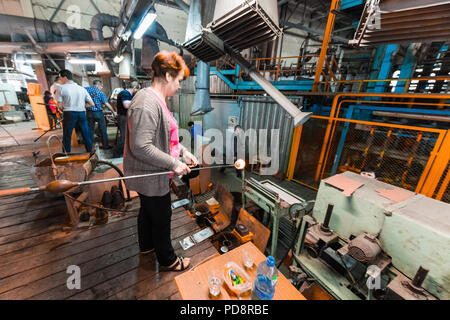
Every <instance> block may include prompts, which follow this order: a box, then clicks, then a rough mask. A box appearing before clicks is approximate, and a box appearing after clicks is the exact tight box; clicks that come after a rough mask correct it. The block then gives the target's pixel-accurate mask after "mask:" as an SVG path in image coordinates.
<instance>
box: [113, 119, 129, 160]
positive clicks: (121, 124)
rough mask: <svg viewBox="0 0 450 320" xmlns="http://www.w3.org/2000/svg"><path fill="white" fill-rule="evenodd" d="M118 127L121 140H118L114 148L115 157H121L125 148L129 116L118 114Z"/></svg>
mask: <svg viewBox="0 0 450 320" xmlns="http://www.w3.org/2000/svg"><path fill="white" fill-rule="evenodd" d="M117 122H118V129H119V132H120V140H119V141H118V142H117V146H116V149H115V150H114V158H120V157H121V156H122V155H123V148H124V146H125V132H126V130H127V116H126V115H123V114H119V115H117Z"/></svg>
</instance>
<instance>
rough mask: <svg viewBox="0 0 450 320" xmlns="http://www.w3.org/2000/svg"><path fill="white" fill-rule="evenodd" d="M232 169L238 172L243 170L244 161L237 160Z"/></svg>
mask: <svg viewBox="0 0 450 320" xmlns="http://www.w3.org/2000/svg"><path fill="white" fill-rule="evenodd" d="M234 167H235V168H236V169H238V170H244V168H245V161H244V160H243V159H237V160H236V162H235V163H234Z"/></svg>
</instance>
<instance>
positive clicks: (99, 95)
mask: <svg viewBox="0 0 450 320" xmlns="http://www.w3.org/2000/svg"><path fill="white" fill-rule="evenodd" d="M86 90H87V92H88V93H89V95H90V96H91V98H92V100H93V101H94V104H95V106H93V107H88V108H86V110H87V111H86V118H87V121H88V125H89V128H90V129H91V134H92V136H91V137H92V142H94V137H95V123H96V122H97V123H98V127H99V129H100V135H101V139H102V148H103V149H111V148H112V147H111V146H109V144H108V133H107V131H106V121H105V115H104V114H103V108H102V106H103V105H105V106H106V107H107V108H108V109H109V110H110V111H111V112H112V113H113V114H114V115H115V116H116V112H115V111H114V109H113V107H112V106H111V105H110V104H109V103H108V98H107V97H106V95H105V94H104V93H103V92H102V90H103V83H102V82H101V80H94V82H93V85H92V86H90V87H86Z"/></svg>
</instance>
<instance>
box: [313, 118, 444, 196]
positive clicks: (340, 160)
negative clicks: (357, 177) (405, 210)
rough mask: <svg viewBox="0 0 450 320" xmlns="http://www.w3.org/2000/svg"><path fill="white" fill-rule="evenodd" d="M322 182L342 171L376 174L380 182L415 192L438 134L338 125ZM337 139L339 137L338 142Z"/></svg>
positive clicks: (362, 125)
mask: <svg viewBox="0 0 450 320" xmlns="http://www.w3.org/2000/svg"><path fill="white" fill-rule="evenodd" d="M339 127H341V130H339V133H337V134H336V135H335V136H336V138H335V139H333V141H332V145H331V148H330V155H333V154H334V156H330V155H329V156H328V158H327V162H326V165H325V170H324V173H323V175H322V177H323V178H325V177H327V176H330V175H332V174H335V173H340V172H343V171H347V170H350V171H354V172H358V173H359V172H361V171H369V172H374V173H375V176H376V177H377V179H378V180H381V181H384V182H386V183H389V184H392V185H395V186H398V187H401V188H404V189H407V190H411V191H414V190H415V188H416V186H417V184H418V182H419V180H420V177H421V175H422V173H423V170H424V169H425V166H426V164H427V162H428V159H429V157H430V153H431V151H432V150H433V147H434V145H435V143H436V141H437V138H438V135H439V134H438V133H435V132H424V131H417V130H411V129H401V128H392V127H388V126H380V125H367V124H359V123H346V122H341V123H339ZM337 137H339V138H338V139H337Z"/></svg>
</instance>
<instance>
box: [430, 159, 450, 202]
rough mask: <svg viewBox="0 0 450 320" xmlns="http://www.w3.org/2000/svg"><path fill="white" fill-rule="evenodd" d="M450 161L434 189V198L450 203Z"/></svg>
mask: <svg viewBox="0 0 450 320" xmlns="http://www.w3.org/2000/svg"><path fill="white" fill-rule="evenodd" d="M449 183H450V161H449V162H448V164H447V168H446V169H445V171H444V173H443V174H442V176H441V179H440V180H439V183H438V186H437V188H436V189H435V191H434V194H433V198H435V199H437V200H441V201H444V202H447V203H450V186H449Z"/></svg>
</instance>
